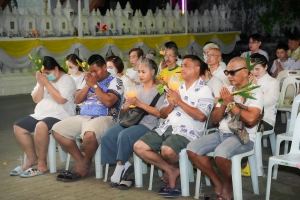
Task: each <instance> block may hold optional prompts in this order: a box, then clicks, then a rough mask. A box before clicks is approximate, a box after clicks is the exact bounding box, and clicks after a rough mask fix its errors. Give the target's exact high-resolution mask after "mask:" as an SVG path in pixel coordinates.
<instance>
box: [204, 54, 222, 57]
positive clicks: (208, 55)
mask: <svg viewBox="0 0 300 200" xmlns="http://www.w3.org/2000/svg"><path fill="white" fill-rule="evenodd" d="M206 56H207V57H208V58H209V57H213V58H214V57H217V56H220V55H216V54H206Z"/></svg>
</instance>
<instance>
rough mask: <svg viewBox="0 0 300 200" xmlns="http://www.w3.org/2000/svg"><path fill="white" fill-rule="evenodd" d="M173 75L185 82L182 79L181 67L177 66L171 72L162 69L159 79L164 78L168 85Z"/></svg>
mask: <svg viewBox="0 0 300 200" xmlns="http://www.w3.org/2000/svg"><path fill="white" fill-rule="evenodd" d="M173 75H176V76H179V81H180V82H182V81H183V79H182V77H181V66H178V65H176V67H174V68H173V69H170V70H169V69H168V68H167V67H166V68H164V69H162V70H161V71H160V72H159V74H158V78H162V79H163V80H164V81H165V82H166V83H168V82H169V80H170V79H171V78H172V76H173Z"/></svg>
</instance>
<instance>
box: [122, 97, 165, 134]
mask: <svg viewBox="0 0 300 200" xmlns="http://www.w3.org/2000/svg"><path fill="white" fill-rule="evenodd" d="M159 97H160V94H159V93H157V95H156V96H155V97H154V99H153V100H152V102H151V104H150V106H152V107H154V106H155V105H156V103H157V101H158V99H159ZM146 115H148V113H147V112H146V111H145V110H143V109H141V108H139V107H135V108H129V110H128V111H127V113H125V114H124V115H123V116H122V118H121V119H120V121H119V123H120V125H121V126H123V127H125V128H128V127H130V126H133V125H137V124H139V123H140V121H142V119H143V118H144V117H145V116H146Z"/></svg>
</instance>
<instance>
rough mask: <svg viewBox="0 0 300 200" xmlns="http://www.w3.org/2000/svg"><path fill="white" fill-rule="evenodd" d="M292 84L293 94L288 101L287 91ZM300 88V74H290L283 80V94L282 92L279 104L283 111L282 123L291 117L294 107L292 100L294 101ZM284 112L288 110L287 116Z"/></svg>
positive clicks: (279, 108)
mask: <svg viewBox="0 0 300 200" xmlns="http://www.w3.org/2000/svg"><path fill="white" fill-rule="evenodd" d="M289 85H291V86H293V87H294V89H291V90H290V91H292V96H291V97H290V100H289V101H286V93H287V88H288V86H289ZM299 88H300V76H289V77H287V78H286V79H284V81H283V85H282V88H281V94H280V100H279V106H278V111H282V112H281V121H282V123H286V119H289V118H290V112H291V109H292V105H291V104H290V102H292V101H293V99H294V97H295V96H296V95H297V94H298V91H299ZM283 112H286V116H285V114H284V113H283Z"/></svg>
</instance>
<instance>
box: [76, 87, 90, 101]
mask: <svg viewBox="0 0 300 200" xmlns="http://www.w3.org/2000/svg"><path fill="white" fill-rule="evenodd" d="M89 89H90V88H89V87H88V86H87V85H86V86H85V87H83V88H82V89H81V90H77V91H76V92H75V99H74V103H76V104H80V103H82V102H84V101H85V100H86V95H87V94H88V92H89Z"/></svg>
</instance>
